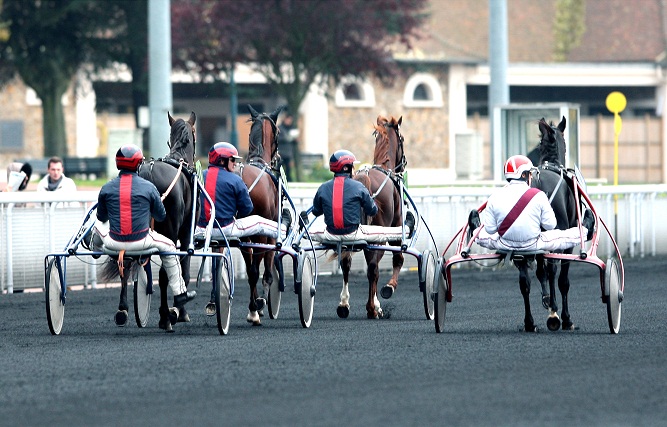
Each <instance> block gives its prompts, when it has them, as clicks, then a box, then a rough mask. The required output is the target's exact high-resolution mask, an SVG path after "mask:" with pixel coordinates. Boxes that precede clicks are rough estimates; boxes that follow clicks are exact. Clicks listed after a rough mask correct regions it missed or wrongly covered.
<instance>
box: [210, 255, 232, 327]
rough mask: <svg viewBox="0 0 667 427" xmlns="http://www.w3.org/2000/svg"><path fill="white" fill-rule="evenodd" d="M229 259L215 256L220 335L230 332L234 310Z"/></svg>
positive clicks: (214, 265) (214, 268) (214, 272)
mask: <svg viewBox="0 0 667 427" xmlns="http://www.w3.org/2000/svg"><path fill="white" fill-rule="evenodd" d="M227 262H228V260H227V258H225V257H215V258H213V261H212V264H213V280H215V289H216V291H217V292H216V293H215V308H216V310H215V315H216V317H217V319H218V331H219V332H220V335H227V333H228V332H229V319H230V317H231V312H232V298H231V278H230V277H229V266H228V264H227Z"/></svg>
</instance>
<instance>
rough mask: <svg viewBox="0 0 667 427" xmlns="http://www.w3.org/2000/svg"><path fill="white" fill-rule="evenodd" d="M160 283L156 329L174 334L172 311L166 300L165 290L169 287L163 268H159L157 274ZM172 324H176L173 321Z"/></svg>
mask: <svg viewBox="0 0 667 427" xmlns="http://www.w3.org/2000/svg"><path fill="white" fill-rule="evenodd" d="M159 277H160V279H159V283H160V321H159V322H158V327H159V328H160V329H164V330H165V331H166V332H174V328H173V327H172V318H173V315H172V311H170V309H169V300H168V298H167V288H168V287H169V278H168V277H167V272H166V270H165V269H164V268H163V267H160V273H159ZM174 323H176V322H175V321H174Z"/></svg>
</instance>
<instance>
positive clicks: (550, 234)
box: [468, 155, 595, 251]
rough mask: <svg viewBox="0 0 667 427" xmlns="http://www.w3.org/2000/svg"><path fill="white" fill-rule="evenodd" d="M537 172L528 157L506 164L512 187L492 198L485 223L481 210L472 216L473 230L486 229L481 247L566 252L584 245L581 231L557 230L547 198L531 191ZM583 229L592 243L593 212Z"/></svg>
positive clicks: (471, 226)
mask: <svg viewBox="0 0 667 427" xmlns="http://www.w3.org/2000/svg"><path fill="white" fill-rule="evenodd" d="M533 170H535V168H534V166H533V163H532V162H531V161H530V159H528V157H526V156H520V155H519V156H512V157H510V158H509V159H508V160H507V162H505V168H504V172H505V179H507V181H508V184H507V185H506V186H504V187H503V188H500V189H498V190H497V191H496V192H495V193H493V194H492V195H491V196H490V197H489V199H488V201H487V203H486V208H485V209H484V211H482V217H481V221H480V218H479V215H478V213H477V210H473V211H472V212H470V216H469V219H468V223H469V225H470V228H471V230H472V229H476V228H477V227H479V226H480V225H482V224H483V225H484V228H483V229H482V230H481V231H480V233H479V236H478V237H477V240H476V242H477V244H479V245H480V246H482V247H485V248H487V249H495V250H509V251H539V250H541V251H562V250H565V249H569V248H572V247H574V246H576V245H578V244H579V243H580V242H581V234H580V231H579V227H572V228H568V229H567V230H559V229H556V228H555V227H556V215H555V213H554V210H553V208H552V207H551V205H550V204H549V199H548V198H547V195H546V194H545V193H544V192H542V191H540V190H538V189H536V188H531V187H530V184H531V181H532V171H533ZM582 226H583V227H582V228H583V233H584V235H586V240H590V239H591V238H592V236H593V232H594V226H595V219H594V218H593V213H592V212H591V211H590V209H586V211H585V213H584V217H583V220H582ZM542 230H545V231H542Z"/></svg>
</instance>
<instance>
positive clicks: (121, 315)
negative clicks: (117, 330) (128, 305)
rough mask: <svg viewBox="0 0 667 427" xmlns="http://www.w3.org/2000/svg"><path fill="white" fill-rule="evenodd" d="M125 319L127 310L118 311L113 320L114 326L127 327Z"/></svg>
mask: <svg viewBox="0 0 667 427" xmlns="http://www.w3.org/2000/svg"><path fill="white" fill-rule="evenodd" d="M127 318H128V315H127V310H118V311H117V312H116V316H115V319H114V320H115V321H116V326H125V325H127Z"/></svg>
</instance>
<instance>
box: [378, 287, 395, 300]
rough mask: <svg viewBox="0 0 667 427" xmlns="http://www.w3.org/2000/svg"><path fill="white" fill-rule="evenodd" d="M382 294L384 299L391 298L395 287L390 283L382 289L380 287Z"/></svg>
mask: <svg viewBox="0 0 667 427" xmlns="http://www.w3.org/2000/svg"><path fill="white" fill-rule="evenodd" d="M380 295H382V298H384V299H389V298H391V296H392V295H394V287H393V286H389V285H384V286H383V287H382V289H380Z"/></svg>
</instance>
